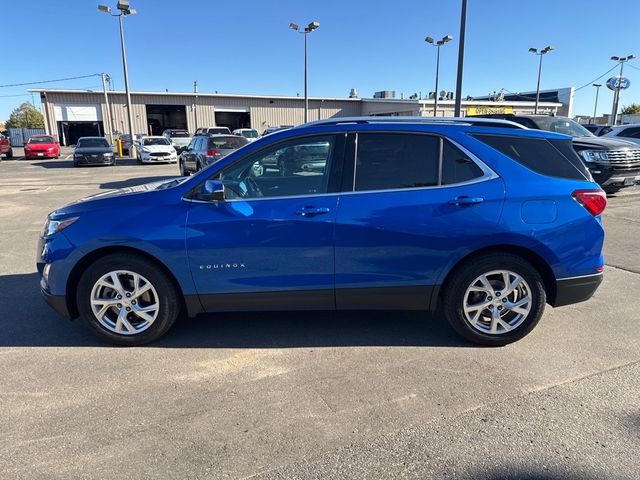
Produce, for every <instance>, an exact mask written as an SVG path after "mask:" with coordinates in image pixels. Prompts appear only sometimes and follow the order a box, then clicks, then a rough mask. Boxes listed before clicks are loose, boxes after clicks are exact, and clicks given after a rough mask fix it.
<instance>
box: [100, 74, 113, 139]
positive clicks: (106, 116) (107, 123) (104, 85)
mask: <svg viewBox="0 0 640 480" xmlns="http://www.w3.org/2000/svg"><path fill="white" fill-rule="evenodd" d="M100 76H101V77H102V92H103V93H104V106H105V110H104V115H103V117H104V118H103V119H102V124H103V130H104V131H105V132H106V131H107V128H104V127H105V126H106V127H108V130H109V143H110V144H112V145H113V122H112V121H111V111H110V109H109V97H108V96H107V79H108V78H109V75H107V74H106V73H101V74H100Z"/></svg>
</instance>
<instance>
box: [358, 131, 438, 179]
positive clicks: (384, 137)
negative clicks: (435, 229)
mask: <svg viewBox="0 0 640 480" xmlns="http://www.w3.org/2000/svg"><path fill="white" fill-rule="evenodd" d="M439 150H440V139H439V137H437V136H435V135H415V134H406V133H399V134H398V133H360V134H358V145H357V153H356V172H355V185H354V186H355V188H354V190H355V191H367V190H395V189H401V188H420V187H432V186H435V185H438V165H439Z"/></svg>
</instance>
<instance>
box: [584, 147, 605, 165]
mask: <svg viewBox="0 0 640 480" xmlns="http://www.w3.org/2000/svg"><path fill="white" fill-rule="evenodd" d="M580 153H581V154H582V158H583V159H584V161H585V162H589V163H608V162H609V155H608V154H607V151H606V150H583V151H582V152H580Z"/></svg>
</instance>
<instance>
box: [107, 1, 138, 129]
mask: <svg viewBox="0 0 640 480" xmlns="http://www.w3.org/2000/svg"><path fill="white" fill-rule="evenodd" d="M116 8H117V9H118V10H120V13H118V14H113V13H111V7H109V6H107V5H98V10H100V11H101V12H103V13H107V14H109V15H111V16H112V17H118V23H119V24H120V47H121V49H122V69H123V70H124V89H125V93H126V95H127V121H128V122H129V135H131V142H133V115H132V112H131V110H132V109H131V93H130V92H129V71H128V69H127V53H126V49H125V45H124V27H123V24H122V18H123V17H126V16H127V15H135V14H136V11H135V10H134V9H133V8H130V6H129V0H118V3H117V5H116Z"/></svg>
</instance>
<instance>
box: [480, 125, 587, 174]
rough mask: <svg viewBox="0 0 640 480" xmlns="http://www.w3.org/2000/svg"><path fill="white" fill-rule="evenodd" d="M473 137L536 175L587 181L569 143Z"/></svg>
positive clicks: (533, 139)
mask: <svg viewBox="0 0 640 480" xmlns="http://www.w3.org/2000/svg"><path fill="white" fill-rule="evenodd" d="M474 137H475V138H476V139H478V140H480V141H481V142H483V143H486V144H487V145H489V146H490V147H492V148H495V149H496V150H498V151H499V152H500V153H502V154H504V155H506V156H507V157H509V158H511V159H512V160H515V161H516V162H518V163H519V164H521V165H523V166H525V167H527V168H528V169H529V170H533V171H534V172H536V173H540V174H542V175H546V176H548V177H558V178H567V179H571V180H585V179H590V178H591V176H590V175H589V172H588V170H587V169H586V167H585V166H584V164H583V163H582V161H581V160H580V158H579V157H578V156H577V154H576V153H575V150H573V146H572V143H571V140H547V139H546V138H528V137H512V136H506V135H483V134H479V135H474Z"/></svg>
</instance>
